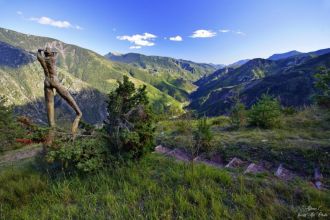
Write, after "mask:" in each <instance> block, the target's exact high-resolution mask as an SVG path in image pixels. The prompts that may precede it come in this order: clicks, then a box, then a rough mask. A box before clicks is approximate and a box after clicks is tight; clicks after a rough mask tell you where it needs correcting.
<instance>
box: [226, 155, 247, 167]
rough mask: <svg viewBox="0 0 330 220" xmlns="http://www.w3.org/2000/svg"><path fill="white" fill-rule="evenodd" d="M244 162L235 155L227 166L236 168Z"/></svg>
mask: <svg viewBox="0 0 330 220" xmlns="http://www.w3.org/2000/svg"><path fill="white" fill-rule="evenodd" d="M243 164H244V162H243V161H242V160H240V159H238V158H237V157H234V158H233V159H232V160H231V161H230V162H229V163H228V164H227V165H226V167H227V168H236V167H240V166H242V165H243Z"/></svg>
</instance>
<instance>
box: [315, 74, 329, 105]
mask: <svg viewBox="0 0 330 220" xmlns="http://www.w3.org/2000/svg"><path fill="white" fill-rule="evenodd" d="M315 78H316V82H315V87H316V88H318V89H319V90H320V93H319V94H318V95H316V101H317V103H318V104H319V105H320V106H322V107H326V108H330V70H328V69H326V68H320V72H319V73H317V74H315Z"/></svg>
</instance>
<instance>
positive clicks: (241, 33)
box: [234, 31, 246, 36]
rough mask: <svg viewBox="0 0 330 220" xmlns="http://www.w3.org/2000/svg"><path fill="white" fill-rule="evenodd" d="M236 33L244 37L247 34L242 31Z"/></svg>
mask: <svg viewBox="0 0 330 220" xmlns="http://www.w3.org/2000/svg"><path fill="white" fill-rule="evenodd" d="M234 32H235V34H239V35H243V36H245V35H246V34H245V33H244V32H242V31H234Z"/></svg>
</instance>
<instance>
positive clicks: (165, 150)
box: [155, 145, 171, 154]
mask: <svg viewBox="0 0 330 220" xmlns="http://www.w3.org/2000/svg"><path fill="white" fill-rule="evenodd" d="M170 151H171V149H169V148H167V147H163V146H162V145H158V146H157V147H155V152H157V153H160V154H166V153H168V152H170Z"/></svg>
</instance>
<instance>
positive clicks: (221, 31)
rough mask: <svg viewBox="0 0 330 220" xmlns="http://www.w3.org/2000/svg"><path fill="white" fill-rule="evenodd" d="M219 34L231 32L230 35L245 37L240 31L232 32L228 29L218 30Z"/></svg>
mask: <svg viewBox="0 0 330 220" xmlns="http://www.w3.org/2000/svg"><path fill="white" fill-rule="evenodd" d="M219 32H220V33H228V32H231V33H234V34H238V35H242V36H245V35H246V34H245V33H244V32H242V31H233V30H229V29H220V30H219Z"/></svg>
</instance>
